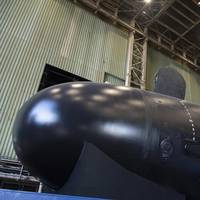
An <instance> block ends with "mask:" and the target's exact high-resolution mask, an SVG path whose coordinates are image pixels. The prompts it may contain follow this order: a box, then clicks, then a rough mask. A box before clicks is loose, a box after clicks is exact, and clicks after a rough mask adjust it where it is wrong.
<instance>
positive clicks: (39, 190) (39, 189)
mask: <svg viewBox="0 0 200 200" xmlns="http://www.w3.org/2000/svg"><path fill="white" fill-rule="evenodd" d="M38 193H42V183H41V182H40V184H39V188H38Z"/></svg>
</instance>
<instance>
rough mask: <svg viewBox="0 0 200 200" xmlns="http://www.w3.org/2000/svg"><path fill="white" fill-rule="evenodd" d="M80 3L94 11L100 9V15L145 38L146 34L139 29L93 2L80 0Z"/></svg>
mask: <svg viewBox="0 0 200 200" xmlns="http://www.w3.org/2000/svg"><path fill="white" fill-rule="evenodd" d="M79 1H80V2H82V3H84V4H85V5H87V6H88V7H90V8H91V9H93V10H97V9H98V13H101V14H103V15H104V16H105V17H108V18H109V19H111V20H113V21H116V22H117V23H119V24H120V25H122V26H124V27H125V28H127V29H128V30H129V31H135V32H137V33H139V34H141V35H143V36H144V33H143V32H142V31H140V30H138V29H136V28H135V27H133V26H131V25H130V24H128V23H126V22H124V21H123V20H121V19H119V17H116V16H115V15H113V14H111V13H109V12H107V11H105V10H104V9H102V8H100V7H97V5H96V4H95V3H93V2H91V1H88V0H79Z"/></svg>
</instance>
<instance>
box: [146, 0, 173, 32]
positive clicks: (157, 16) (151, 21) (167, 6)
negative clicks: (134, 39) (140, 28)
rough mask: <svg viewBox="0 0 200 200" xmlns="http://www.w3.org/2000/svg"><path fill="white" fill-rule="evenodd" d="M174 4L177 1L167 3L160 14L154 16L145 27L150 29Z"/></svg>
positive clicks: (170, 0)
mask: <svg viewBox="0 0 200 200" xmlns="http://www.w3.org/2000/svg"><path fill="white" fill-rule="evenodd" d="M174 2H175V0H169V1H167V2H166V4H165V5H164V6H163V7H162V9H161V10H160V11H159V12H158V14H157V15H156V16H154V17H153V18H152V20H150V22H149V23H148V24H147V25H146V26H145V27H146V28H148V27H149V26H150V25H151V24H153V23H154V22H155V21H156V20H157V19H158V18H159V17H160V16H161V15H162V14H163V12H164V11H166V10H167V9H168V8H169V7H170V6H171V5H172V4H173V3H174Z"/></svg>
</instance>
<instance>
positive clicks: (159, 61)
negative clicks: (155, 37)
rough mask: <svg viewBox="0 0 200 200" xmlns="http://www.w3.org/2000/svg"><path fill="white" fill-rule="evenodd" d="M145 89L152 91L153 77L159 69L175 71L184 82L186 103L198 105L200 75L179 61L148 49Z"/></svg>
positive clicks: (199, 100) (199, 101)
mask: <svg viewBox="0 0 200 200" xmlns="http://www.w3.org/2000/svg"><path fill="white" fill-rule="evenodd" d="M147 66H148V67H147V89H149V90H152V89H153V87H154V85H153V80H154V75H155V74H156V72H157V71H158V70H159V69H160V68H161V67H167V66H168V67H172V68H174V69H176V70H177V71H178V72H179V73H180V74H181V75H182V76H183V78H184V79H185V81H186V98H185V99H187V100H188V101H191V102H193V103H198V104H200V75H198V74H197V73H196V72H194V71H193V70H191V69H190V68H189V67H187V66H186V65H185V64H184V63H181V61H176V60H174V59H172V58H170V57H169V56H166V55H164V54H162V53H160V52H159V51H158V50H155V49H153V48H149V49H148V60H147Z"/></svg>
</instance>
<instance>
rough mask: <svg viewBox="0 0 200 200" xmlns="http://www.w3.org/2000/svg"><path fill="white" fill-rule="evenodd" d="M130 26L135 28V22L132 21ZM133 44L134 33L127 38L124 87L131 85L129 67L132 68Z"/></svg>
mask: <svg viewBox="0 0 200 200" xmlns="http://www.w3.org/2000/svg"><path fill="white" fill-rule="evenodd" d="M131 24H132V25H134V26H135V21H133V22H132V23H131ZM133 44H134V31H132V32H130V33H129V36H128V45H127V57H126V77H125V86H130V83H131V67H132V59H133Z"/></svg>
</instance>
